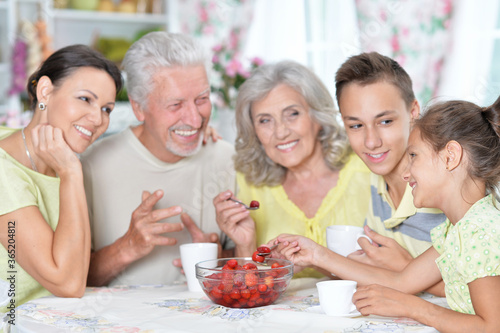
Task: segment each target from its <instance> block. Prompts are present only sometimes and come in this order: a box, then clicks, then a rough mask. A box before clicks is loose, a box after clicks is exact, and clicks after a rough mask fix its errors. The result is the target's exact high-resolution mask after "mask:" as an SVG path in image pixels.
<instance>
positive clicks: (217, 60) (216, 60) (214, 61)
mask: <svg viewBox="0 0 500 333" xmlns="http://www.w3.org/2000/svg"><path fill="white" fill-rule="evenodd" d="M219 61H220V59H219V56H218V55H216V54H214V56H213V57H212V62H213V63H214V64H218V63H219Z"/></svg>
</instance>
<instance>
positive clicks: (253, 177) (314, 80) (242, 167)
mask: <svg viewBox="0 0 500 333" xmlns="http://www.w3.org/2000/svg"><path fill="white" fill-rule="evenodd" d="M280 84H285V85H287V86H289V87H291V88H292V89H294V90H295V91H297V92H298V93H300V94H301V95H302V96H303V97H304V99H305V100H306V102H307V104H308V106H309V108H310V109H309V113H310V116H311V119H312V120H313V121H314V122H316V123H317V124H319V125H320V126H321V130H320V131H319V133H318V137H317V140H318V141H320V143H321V147H322V152H323V156H324V159H325V162H326V164H327V165H328V167H329V168H330V169H332V170H339V169H341V168H342V167H343V166H344V164H345V163H346V160H347V157H348V155H349V153H350V151H351V150H350V146H349V144H348V141H347V137H346V134H345V131H344V128H343V127H342V126H341V125H340V124H339V123H338V121H337V115H338V111H337V110H336V109H335V106H334V103H333V99H332V96H331V95H330V93H329V92H328V89H327V88H326V87H325V85H324V84H323V82H321V80H320V79H319V78H318V77H317V76H316V75H315V74H314V73H313V72H312V71H311V70H310V69H308V68H307V67H305V66H303V65H301V64H299V63H296V62H293V61H281V62H278V63H276V64H268V65H263V66H261V67H259V68H257V69H256V70H255V71H254V72H253V73H252V75H251V76H250V78H248V79H247V80H246V81H245V83H243V85H242V86H241V87H240V90H239V92H238V98H237V101H236V127H237V131H238V134H237V137H236V146H235V148H236V155H235V158H234V161H235V168H236V170H237V171H239V172H241V173H243V174H244V175H245V178H246V180H247V182H249V183H251V184H253V185H256V186H263V185H265V186H274V185H278V184H281V183H282V182H283V179H284V176H285V174H286V168H285V167H283V166H281V165H279V164H276V163H275V162H273V161H272V160H271V159H270V158H269V157H268V156H267V155H266V152H265V150H264V148H263V147H262V145H261V143H260V141H259V139H258V138H257V135H256V133H255V128H254V125H253V120H252V114H251V109H252V104H253V103H254V102H257V101H260V100H262V99H263V98H265V97H266V96H267V95H268V94H269V92H271V90H273V89H274V88H275V87H277V86H278V85H280Z"/></svg>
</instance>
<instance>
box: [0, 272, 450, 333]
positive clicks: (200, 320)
mask: <svg viewBox="0 0 500 333" xmlns="http://www.w3.org/2000/svg"><path fill="white" fill-rule="evenodd" d="M317 281H318V280H316V279H310V278H307V279H295V280H292V281H291V283H290V286H289V288H288V289H287V291H286V292H285V293H284V294H283V295H282V296H281V297H280V298H279V299H278V301H277V302H275V303H274V304H272V305H269V306H265V307H260V308H254V309H230V308H226V307H223V306H219V305H216V304H214V303H212V302H211V301H210V300H209V299H208V298H207V297H206V296H205V294H203V293H193V292H189V291H188V290H187V286H186V284H185V283H179V284H173V285H154V286H123V287H109V288H104V287H103V288H87V290H86V292H85V295H84V296H83V297H82V298H58V297H54V296H50V297H44V298H40V299H37V300H33V301H30V302H28V303H25V304H23V305H21V306H19V307H18V309H17V313H16V326H15V327H14V326H12V330H11V332H36V333H44V332H50V333H59V332H69V331H71V332H99V333H105V332H130V333H132V332H133V333H152V332H155V333H156V332H206V333H210V332H217V333H221V332H224V333H225V332H241V333H245V332H246V333H250V332H259V333H260V332H273V333H275V332H301V333H302V332H329V333H333V332H345V333H347V332H349V333H353V332H360V333H366V332H409V331H411V332H417V333H427V332H437V331H436V330H435V329H433V328H431V327H428V326H424V325H421V324H419V323H417V322H415V321H413V320H409V319H402V318H387V317H379V316H368V317H363V316H359V317H354V318H344V317H329V316H327V315H325V314H323V313H322V312H321V310H320V307H319V302H318V293H317V290H316V286H315V283H316V282H317ZM421 297H424V298H426V299H428V300H430V301H432V302H433V303H435V304H439V305H442V306H446V300H445V299H444V298H439V297H433V296H431V295H429V294H425V295H422V296H421ZM5 331H6V332H7V331H8V330H5Z"/></svg>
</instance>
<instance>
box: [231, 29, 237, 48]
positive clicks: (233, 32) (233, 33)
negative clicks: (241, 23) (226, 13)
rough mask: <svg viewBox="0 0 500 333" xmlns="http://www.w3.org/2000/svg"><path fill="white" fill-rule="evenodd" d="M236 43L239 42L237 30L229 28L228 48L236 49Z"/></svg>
mask: <svg viewBox="0 0 500 333" xmlns="http://www.w3.org/2000/svg"><path fill="white" fill-rule="evenodd" d="M238 44H239V36H238V31H236V30H231V33H230V34H229V49H230V50H236V49H237V48H238Z"/></svg>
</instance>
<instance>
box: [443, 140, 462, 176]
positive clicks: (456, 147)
mask: <svg viewBox="0 0 500 333" xmlns="http://www.w3.org/2000/svg"><path fill="white" fill-rule="evenodd" d="M442 152H443V157H444V162H445V164H446V170H448V171H452V170H454V169H455V168H456V167H458V166H459V165H460V161H461V160H462V156H463V149H462V145H461V144H460V143H458V142H457V141H455V140H451V141H449V142H448V143H447V144H446V146H445V147H444V149H443V150H442Z"/></svg>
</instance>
